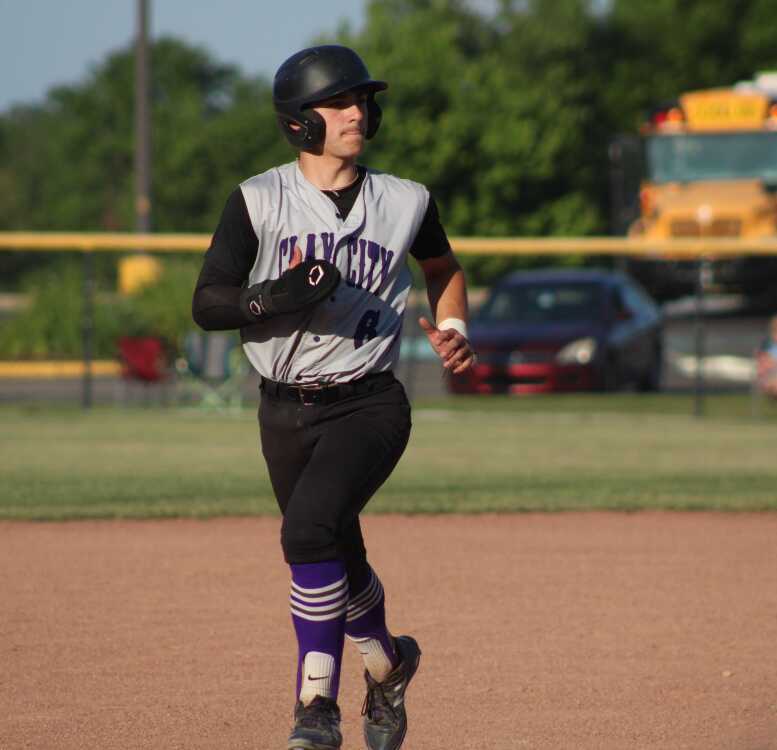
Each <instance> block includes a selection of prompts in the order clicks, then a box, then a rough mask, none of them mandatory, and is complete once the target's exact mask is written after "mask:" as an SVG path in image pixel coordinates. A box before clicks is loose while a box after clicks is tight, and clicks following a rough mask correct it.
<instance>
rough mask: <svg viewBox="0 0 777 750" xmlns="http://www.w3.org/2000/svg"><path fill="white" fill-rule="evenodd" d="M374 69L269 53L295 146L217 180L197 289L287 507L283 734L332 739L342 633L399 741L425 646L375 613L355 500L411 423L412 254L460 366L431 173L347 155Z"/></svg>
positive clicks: (458, 323) (440, 344)
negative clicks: (227, 180) (289, 706)
mask: <svg viewBox="0 0 777 750" xmlns="http://www.w3.org/2000/svg"><path fill="white" fill-rule="evenodd" d="M386 88H387V84H386V83H384V82H383V81H377V80H373V79H372V78H371V77H370V74H369V73H368V71H367V68H366V67H365V65H364V63H363V62H362V60H361V59H360V58H359V56H358V55H357V54H356V53H355V52H354V51H352V50H350V49H348V48H346V47H341V46H336V45H324V46H319V47H312V48H310V49H305V50H302V51H301V52H298V53H297V54H295V55H293V56H292V57H290V58H289V59H288V60H286V62H284V63H283V65H281V67H280V68H279V70H278V72H277V74H276V76H275V80H274V86H273V102H274V105H275V111H276V113H277V117H278V122H279V124H280V128H281V130H282V132H283V134H284V135H285V136H286V138H287V139H288V141H289V142H290V143H291V145H292V146H293V147H294V148H295V149H296V150H297V151H298V158H297V159H296V160H294V161H292V162H291V163H289V164H284V165H283V166H280V167H276V168H273V169H270V170H268V171H267V172H264V173H262V174H259V175H257V176H255V177H251V178H250V179H248V180H246V181H245V182H243V183H241V185H240V186H239V187H238V188H237V189H236V190H235V191H234V192H233V193H232V194H231V195H230V196H229V198H228V200H227V202H226V206H225V208H224V211H223V214H222V216H221V219H220V221H219V224H218V227H217V228H216V231H215V233H214V235H213V240H212V243H211V245H210V248H209V249H208V251H207V253H206V255H205V259H204V264H203V267H202V271H201V273H200V277H199V279H198V282H197V287H196V290H195V293H194V300H193V316H194V319H195V321H196V322H197V323H198V324H199V325H200V326H202V327H203V328H205V329H207V330H223V329H234V328H239V329H240V330H241V336H242V341H243V346H244V349H245V352H246V355H247V356H248V359H249V360H250V361H251V363H252V364H253V366H254V367H255V368H256V370H257V371H258V373H259V374H260V375H261V405H260V409H259V425H260V435H261V444H262V453H263V455H264V458H265V460H266V462H267V467H268V470H269V475H270V480H271V482H272V486H273V490H274V492H275V495H276V497H277V500H278V504H279V506H280V509H281V511H282V513H283V522H282V526H281V545H282V548H283V553H284V558H285V560H286V562H287V563H288V564H289V566H290V569H291V596H290V607H291V617H292V621H293V625H294V629H295V631H296V637H297V642H298V645H299V649H298V659H297V684H296V699H297V700H296V705H295V710H294V727H293V730H292V732H291V735H290V737H289V741H288V745H287V748H288V750H334V749H335V748H339V747H340V746H341V743H342V737H341V733H340V711H339V708H338V705H337V695H338V685H339V680H340V663H341V657H342V650H343V643H344V639H345V637H346V636H347V637H348V639H349V640H351V641H352V642H353V643H354V644H355V645H356V646H357V647H358V649H359V651H360V652H361V654H362V656H363V659H364V666H365V673H364V678H365V681H366V684H367V695H366V699H365V702H364V707H363V710H362V713H363V714H364V739H365V742H366V746H367V748H369V750H397V748H399V747H400V746H401V745H402V742H403V740H404V737H405V732H406V729H407V718H406V712H405V706H404V698H405V691H406V690H407V687H408V684H409V683H410V680H411V679H412V677H413V675H414V674H415V672H416V670H417V668H418V663H419V659H420V656H421V651H420V649H419V647H418V644H417V643H416V641H415V639H413V638H412V637H410V636H406V635H404V636H399V637H394V636H393V635H392V634H391V633H390V632H389V630H388V628H387V626H386V616H385V604H384V592H383V586H382V585H381V582H380V579H379V578H378V575H377V573H376V572H375V570H373V568H372V567H371V566H370V565H369V563H368V562H367V554H366V551H365V546H364V540H363V538H362V532H361V528H360V525H359V513H360V512H361V510H362V509H363V508H364V506H365V504H366V503H367V501H368V500H369V499H370V497H371V496H372V495H373V494H374V493H375V491H376V490H377V489H378V488H379V487H380V486H381V485H382V484H383V482H384V481H385V480H386V479H387V477H388V476H389V474H390V473H391V471H392V470H393V469H394V466H395V465H396V463H397V461H398V460H399V458H400V456H401V455H402V453H403V451H404V449H405V446H406V444H407V441H408V437H409V435H410V407H409V404H408V402H407V398H406V396H405V392H404V389H403V388H402V385H401V384H400V383H399V382H398V381H397V380H396V378H395V377H394V375H393V374H392V370H393V368H394V367H395V365H396V363H397V360H398V357H399V342H400V335H401V330H402V318H403V314H404V311H405V304H406V301H407V297H408V292H409V291H410V287H411V274H410V271H409V269H408V267H407V256H408V253H409V254H410V255H412V256H413V257H414V258H415V259H416V260H417V261H418V263H419V264H420V266H421V268H422V270H423V274H424V277H425V280H426V286H427V292H428V297H429V302H430V306H431V310H432V313H433V315H434V318H435V320H436V321H437V323H436V324H433V323H431V322H430V321H428V320H426V319H425V318H422V319H421V321H420V324H421V326H422V328H423V330H424V331H425V333H426V335H427V336H428V338H429V341H430V342H431V345H432V347H433V348H434V350H435V351H436V352H437V354H438V355H439V356H440V358H441V359H442V362H443V366H444V367H445V368H446V369H447V370H449V371H451V372H454V373H461V372H464V371H466V370H467V369H468V368H469V367H471V366H472V364H473V362H474V353H473V351H472V349H471V348H470V345H469V343H468V341H467V329H466V320H467V298H466V288H465V281H464V276H463V273H462V271H461V268H460V266H459V264H458V263H457V261H456V259H455V258H454V256H453V254H452V252H451V249H450V246H449V243H448V240H447V238H446V235H445V232H444V230H443V228H442V226H441V224H440V220H439V216H438V212H437V207H436V205H435V202H434V200H433V199H432V198H431V197H430V196H429V192H428V191H427V189H426V188H425V187H424V186H423V185H420V184H418V183H416V182H411V181H410V180H404V179H400V178H398V177H394V176H391V175H388V174H382V173H380V172H377V171H374V170H371V169H366V168H365V167H363V166H361V165H359V164H357V158H358V157H359V155H360V153H361V152H362V150H363V148H364V145H365V141H366V140H368V139H370V138H372V137H373V136H374V135H375V133H376V132H377V130H378V127H379V126H380V120H381V110H380V107H379V106H378V104H377V102H376V101H375V94H376V93H377V92H379V91H382V90H384V89H386Z"/></svg>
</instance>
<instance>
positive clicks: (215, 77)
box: [0, 0, 777, 280]
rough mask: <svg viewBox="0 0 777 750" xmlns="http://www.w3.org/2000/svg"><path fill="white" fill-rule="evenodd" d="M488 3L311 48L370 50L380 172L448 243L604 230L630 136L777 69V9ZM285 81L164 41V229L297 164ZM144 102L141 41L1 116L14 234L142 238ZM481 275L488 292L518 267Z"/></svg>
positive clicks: (387, 11)
mask: <svg viewBox="0 0 777 750" xmlns="http://www.w3.org/2000/svg"><path fill="white" fill-rule="evenodd" d="M475 8H476V6H475V5H474V4H472V3H467V2H465V1H464V0H371V1H370V2H368V3H367V9H366V17H365V22H364V24H363V26H362V27H361V28H358V29H353V28H349V27H348V26H347V25H346V26H342V27H341V28H339V29H337V30H335V31H334V32H333V33H331V34H329V35H327V36H326V37H322V38H319V39H315V40H310V41H311V43H314V42H339V43H344V44H348V45H350V46H353V47H354V48H355V49H357V50H358V51H359V53H360V54H361V55H362V57H363V58H364V59H365V61H366V62H367V64H368V67H369V69H370V71H371V73H372V74H373V75H374V76H375V77H378V78H382V79H384V80H387V81H388V82H389V83H390V88H389V89H388V91H387V92H385V94H381V95H380V96H381V99H380V101H381V104H382V106H383V110H384V119H383V124H382V126H381V132H380V135H379V136H378V137H377V138H376V139H375V140H374V141H373V142H371V143H370V145H369V148H368V150H367V152H366V153H365V156H364V162H365V163H367V164H369V165H370V166H373V167H376V168H378V169H383V170H387V171H391V172H394V173H396V174H399V175H401V176H404V177H409V178H412V179H416V180H419V181H421V182H423V183H425V184H426V185H428V187H429V188H430V190H431V192H432V193H433V195H435V197H436V199H437V201H438V203H439V205H440V209H441V214H442V218H443V223H444V225H445V227H446V229H447V231H448V233H449V234H450V235H470V236H503V235H526V236H546V235H588V234H600V233H606V232H607V231H608V208H607V207H608V179H607V145H608V143H609V141H610V139H611V138H612V137H613V136H614V135H615V134H616V133H622V132H636V130H637V127H638V123H639V121H640V119H641V118H642V116H643V115H644V113H645V111H646V110H647V109H649V108H650V107H652V106H654V105H656V104H657V103H660V102H662V101H665V100H668V99H672V98H674V97H676V96H677V95H678V93H680V92H681V91H684V90H690V89H693V88H706V87H710V86H725V85H731V84H733V83H735V82H736V81H738V80H742V79H749V78H752V76H753V74H754V73H755V72H756V71H759V70H764V69H769V68H777V25H775V24H774V22H773V21H774V19H775V18H777V0H653V2H650V3H645V2H643V0H611V2H609V3H606V4H605V3H602V2H601V1H600V2H593V0H501V2H499V4H498V6H497V9H496V11H495V12H490V13H486V12H483V11H478V10H476V9H475ZM280 62H282V61H281V60H279V61H278V63H279V64H280ZM271 85H272V82H271V81H270V80H268V79H266V78H264V77H262V76H251V75H249V74H246V73H245V72H243V71H241V70H239V69H238V68H236V67H234V66H232V65H227V64H224V63H223V62H221V61H219V60H218V59H216V58H215V57H214V56H213V55H212V54H210V53H209V52H208V51H206V50H204V49H202V48H199V47H195V46H192V45H190V44H187V43H185V42H183V41H181V40H178V39H174V38H160V39H157V40H156V41H155V42H154V43H153V47H152V129H153V140H152V151H153V186H152V205H153V208H152V223H153V227H154V229H155V230H156V231H167V232H169V231H181V232H211V231H213V229H214V228H215V225H216V222H217V221H218V217H219V214H220V212H221V209H222V206H223V204H224V201H225V199H226V196H227V195H228V194H229V192H230V191H231V190H232V189H233V188H234V187H235V186H236V185H237V183H239V182H240V181H241V180H243V179H245V178H246V177H248V176H250V175H252V174H256V173H258V172H261V171H263V170H265V169H267V168H269V167H271V166H273V165H275V164H279V163H282V162H285V161H289V160H290V159H292V158H293V153H292V151H291V150H290V148H289V147H288V145H287V144H286V142H285V141H284V140H283V138H282V136H281V134H280V132H279V130H278V128H277V126H276V123H275V118H274V114H273V109H272V101H271ZM133 101H134V100H133V53H132V49H131V47H128V48H125V49H120V50H117V51H116V52H114V53H112V54H110V55H109V56H108V57H107V58H106V59H105V60H104V61H103V62H102V63H101V64H100V65H99V66H97V67H96V68H95V69H94V70H93V71H92V72H91V73H90V74H89V75H88V76H86V78H85V79H84V80H81V81H79V82H77V83H74V84H71V85H66V86H58V87H56V88H53V89H52V90H50V91H49V92H48V94H47V96H46V97H45V99H44V100H43V101H41V102H34V103H30V104H27V105H24V106H17V107H14V108H12V109H10V110H9V111H6V112H3V113H0V229H3V230H12V229H29V230H36V229H37V230H116V231H129V230H131V229H132V228H133V227H134V213H133V173H132V169H133V133H132V127H133ZM17 261H18V262H19V263H22V261H21V260H19V259H17ZM0 262H2V263H4V264H5V266H6V270H9V269H8V263H9V260H8V258H7V257H5V258H2V257H0ZM467 262H468V265H470V271H471V272H472V273H473V275H474V277H475V279H476V280H487V279H489V278H491V277H492V276H493V275H494V274H495V273H497V272H500V271H502V270H505V268H506V266H508V265H512V264H515V262H516V261H515V260H506V259H496V258H479V259H469V258H468V259H467Z"/></svg>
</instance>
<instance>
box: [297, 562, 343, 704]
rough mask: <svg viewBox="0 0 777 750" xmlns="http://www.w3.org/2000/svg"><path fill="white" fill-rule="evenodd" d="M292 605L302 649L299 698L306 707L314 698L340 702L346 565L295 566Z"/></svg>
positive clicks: (300, 650) (300, 654) (313, 564)
mask: <svg viewBox="0 0 777 750" xmlns="http://www.w3.org/2000/svg"><path fill="white" fill-rule="evenodd" d="M289 602H290V605H291V619H292V621H293V623H294V630H295V631H296V633H297V643H298V645H299V655H298V659H297V696H298V697H299V698H300V700H302V701H303V702H304V703H308V702H310V700H312V697H313V696H314V695H324V696H325V697H328V698H332V699H333V700H337V692H338V689H339V686H340V662H341V660H342V657H343V640H344V636H345V613H346V605H347V602H348V577H347V575H346V572H345V565H344V564H343V562H342V561H340V560H327V561H326V562H319V563H303V564H294V565H292V566H291V597H290V599H289ZM306 657H307V659H306ZM306 667H307V669H305V668H306ZM308 672H310V674H308Z"/></svg>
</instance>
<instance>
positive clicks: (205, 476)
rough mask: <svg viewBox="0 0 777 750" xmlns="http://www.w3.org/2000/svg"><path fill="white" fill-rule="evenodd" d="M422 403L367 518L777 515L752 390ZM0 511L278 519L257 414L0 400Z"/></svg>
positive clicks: (767, 416) (768, 418)
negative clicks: (701, 412)
mask: <svg viewBox="0 0 777 750" xmlns="http://www.w3.org/2000/svg"><path fill="white" fill-rule="evenodd" d="M705 407H706V408H705V413H706V415H707V416H705V417H704V418H703V419H697V418H694V417H693V416H692V412H693V399H692V398H691V397H687V396H674V395H659V396H638V395H636V394H623V395H618V396H593V395H592V396H565V397H542V398H525V399H523V398H522V399H509V398H458V399H443V400H439V401H435V402H427V403H422V404H418V405H417V406H416V408H415V410H414V428H413V436H412V438H411V442H410V446H409V447H408V450H407V452H406V453H405V456H404V457H403V459H402V461H401V462H400V464H399V466H398V467H397V469H396V470H395V472H394V474H393V476H392V478H391V479H390V480H389V482H388V483H387V484H386V485H385V486H384V487H383V488H382V489H381V491H380V492H379V493H378V495H377V496H376V497H375V498H374V499H373V501H372V502H371V503H370V505H369V506H368V511H369V512H402V513H414V512H485V511H528V510H552V511H556V510H570V509H575V510H590V509H621V510H637V509H643V508H662V509H719V510H775V509H777V460H775V455H776V452H775V444H776V443H777V440H775V438H777V409H776V408H775V407H774V405H773V404H765V405H764V407H763V409H762V412H761V415H760V418H759V419H757V420H755V419H752V418H751V417H750V404H749V400H748V399H747V398H746V397H740V396H716V397H709V398H708V399H707V401H706V403H705ZM0 420H1V421H2V426H3V430H2V438H0V441H1V442H0V518H1V519H71V518H150V517H163V516H194V517H206V516H215V515H252V514H271V513H276V512H277V511H276V507H275V500H274V498H273V496H272V490H271V487H270V483H269V480H268V478H267V473H266V469H265V467H264V462H263V459H262V457H261V453H260V448H259V440H258V429H257V425H256V415H255V412H253V411H252V410H251V411H249V410H246V411H244V412H242V413H239V414H237V415H220V414H204V413H201V412H200V413H197V412H192V411H186V410H175V409H171V410H162V409H103V408H98V409H94V410H93V411H92V412H91V413H83V412H82V411H80V410H77V409H66V408H54V409H53V410H52V409H51V408H48V407H46V408H44V407H32V406H31V407H26V408H25V407H2V408H0Z"/></svg>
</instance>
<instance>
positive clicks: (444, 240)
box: [410, 195, 451, 260]
mask: <svg viewBox="0 0 777 750" xmlns="http://www.w3.org/2000/svg"><path fill="white" fill-rule="evenodd" d="M450 249H451V245H450V242H448V237H447V235H446V234H445V229H443V226H442V224H441V223H440V212H439V211H438V210H437V202H436V201H435V200H434V198H433V197H432V196H431V195H430V196H429V205H428V206H427V207H426V213H425V214H424V219H423V221H422V222H421V226H420V228H419V229H418V234H417V235H416V236H415V239H414V240H413V244H412V245H411V247H410V254H411V255H412V256H413V257H414V258H415V259H416V260H427V259H429V258H439V257H440V256H441V255H445V253H447V252H449V251H450Z"/></svg>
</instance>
